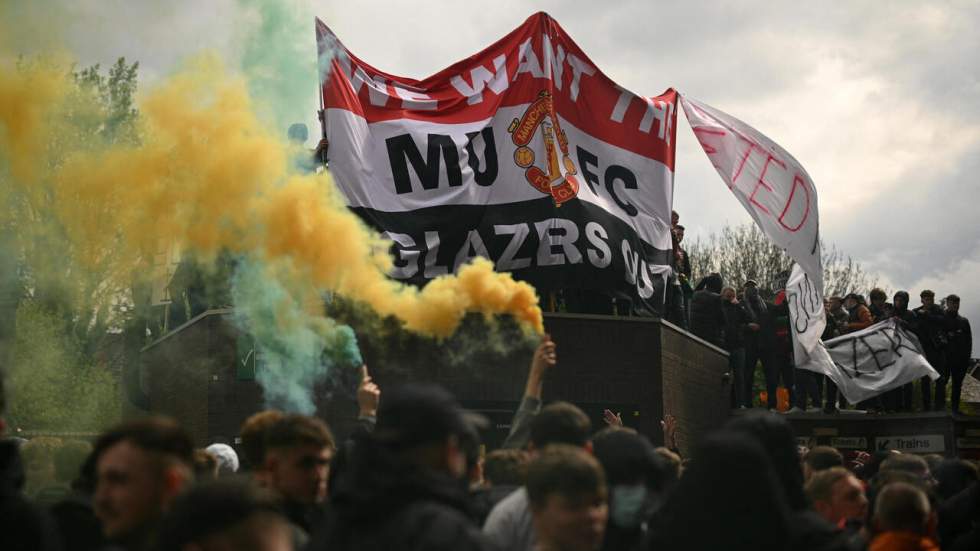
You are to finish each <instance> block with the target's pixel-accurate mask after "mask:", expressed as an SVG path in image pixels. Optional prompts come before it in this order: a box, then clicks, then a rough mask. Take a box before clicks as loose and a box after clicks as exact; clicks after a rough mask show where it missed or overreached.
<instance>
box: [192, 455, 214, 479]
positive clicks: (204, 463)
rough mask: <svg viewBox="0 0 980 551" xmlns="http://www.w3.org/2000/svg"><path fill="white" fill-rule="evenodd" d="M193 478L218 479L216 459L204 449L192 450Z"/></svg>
mask: <svg viewBox="0 0 980 551" xmlns="http://www.w3.org/2000/svg"><path fill="white" fill-rule="evenodd" d="M194 478H195V479H196V480H207V479H213V478H218V458H217V457H215V456H214V455H213V454H211V452H209V451H207V450H206V449H204V448H198V449H196V450H194Z"/></svg>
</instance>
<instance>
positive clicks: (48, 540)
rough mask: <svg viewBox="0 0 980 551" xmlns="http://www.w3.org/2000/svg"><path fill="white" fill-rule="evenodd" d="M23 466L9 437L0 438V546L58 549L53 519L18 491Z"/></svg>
mask: <svg viewBox="0 0 980 551" xmlns="http://www.w3.org/2000/svg"><path fill="white" fill-rule="evenodd" d="M23 487H24V468H23V464H22V463H21V460H20V451H19V450H18V449H17V443H16V442H14V441H13V440H0V543H2V545H0V547H2V548H3V549H4V551H21V550H23V551H58V550H60V549H61V539H60V538H59V536H58V529H57V527H56V526H55V524H54V522H53V521H52V520H51V518H50V517H48V516H47V515H46V514H44V512H43V511H41V510H40V509H38V508H37V507H35V506H34V505H33V504H31V503H30V502H28V501H27V499H25V498H24V496H23V494H21V490H22V489H23Z"/></svg>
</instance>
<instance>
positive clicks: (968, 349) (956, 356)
mask: <svg viewBox="0 0 980 551" xmlns="http://www.w3.org/2000/svg"><path fill="white" fill-rule="evenodd" d="M946 320H947V321H946V323H947V333H946V342H947V345H946V346H947V348H946V357H947V359H948V361H949V362H950V365H969V363H970V356H972V355H973V332H972V331H971V330H970V320H968V319H966V318H964V317H963V316H961V315H959V314H950V313H949V312H947V313H946Z"/></svg>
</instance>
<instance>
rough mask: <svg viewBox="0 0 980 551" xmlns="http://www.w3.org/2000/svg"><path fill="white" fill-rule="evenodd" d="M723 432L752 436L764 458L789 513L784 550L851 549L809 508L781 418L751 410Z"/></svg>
mask: <svg viewBox="0 0 980 551" xmlns="http://www.w3.org/2000/svg"><path fill="white" fill-rule="evenodd" d="M725 429H727V430H729V431H733V432H736V433H741V434H742V435H748V436H750V437H752V438H753V439H754V440H755V441H756V442H758V443H759V444H761V445H762V448H763V449H764V450H765V452H766V455H768V457H769V460H770V462H771V463H772V469H773V470H774V471H775V473H776V478H777V480H778V481H779V484H780V486H781V487H782V491H783V498H784V500H785V503H786V505H787V507H788V508H789V510H790V518H789V523H790V532H791V542H792V543H791V545H790V547H788V549H793V550H794V551H818V550H819V551H850V550H853V549H854V548H855V545H856V542H854V541H852V540H851V539H850V538H849V537H848V536H847V535H846V534H845V533H843V532H840V531H838V530H837V529H836V528H835V527H834V526H832V525H831V524H830V523H828V522H827V521H826V520H824V519H823V518H821V517H820V515H818V514H817V513H816V512H815V511H813V510H812V509H810V504H809V503H808V501H807V499H806V495H805V494H804V492H803V468H802V466H801V464H800V456H799V452H798V451H797V447H796V439H795V438H794V437H793V429H792V427H790V425H789V422H788V421H787V420H786V419H785V418H783V417H781V416H779V415H776V414H773V413H770V412H766V411H751V412H747V413H746V414H745V415H741V416H738V417H735V418H733V419H732V420H730V421H729V422H728V423H726V424H725ZM684 476H687V473H685V475H684ZM736 503H737V502H736Z"/></svg>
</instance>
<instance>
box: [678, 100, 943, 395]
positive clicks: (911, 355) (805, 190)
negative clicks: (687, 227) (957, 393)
mask: <svg viewBox="0 0 980 551" xmlns="http://www.w3.org/2000/svg"><path fill="white" fill-rule="evenodd" d="M681 105H682V106H683V108H684V113H685V115H686V116H687V119H688V122H689V123H690V124H691V128H692V130H693V131H694V134H695V135H696V136H697V138H698V141H699V142H700V144H701V147H702V149H704V152H705V153H706V154H707V155H708V158H709V159H710V160H711V163H712V165H713V166H714V167H715V169H716V170H717V171H718V175H719V176H721V178H722V180H723V181H724V182H725V184H726V185H727V186H728V189H729V190H731V191H732V193H734V194H735V196H736V197H737V198H738V200H739V201H740V202H741V203H742V206H744V207H745V209H746V210H747V211H748V212H749V214H750V215H751V216H752V218H753V219H754V220H755V223H756V224H757V225H758V226H759V228H760V229H762V231H763V232H764V233H765V234H766V236H768V237H769V238H770V239H772V240H773V242H775V243H776V244H778V245H780V246H781V247H783V249H784V250H785V251H786V253H787V254H788V255H789V256H790V257H791V258H792V259H793V260H795V261H796V263H795V264H794V265H793V270H792V272H791V273H790V276H789V278H788V280H787V281H786V300H787V303H788V305H789V318H790V334H791V335H792V339H793V356H794V363H795V365H796V367H797V368H799V369H806V370H808V371H813V372H816V373H820V374H823V375H827V376H828V377H830V379H831V380H833V381H834V383H836V384H837V387H838V388H839V389H840V392H841V394H842V395H843V396H844V397H845V398H846V399H847V400H848V401H849V402H851V403H852V404H853V403H857V402H859V401H861V400H865V399H867V398H870V397H873V396H876V395H878V394H881V393H882V392H885V391H887V390H891V389H893V388H897V387H899V386H902V385H904V384H906V383H908V382H910V381H913V380H915V379H917V378H919V377H923V376H929V377H933V378H937V377H938V376H939V375H938V373H936V371H935V370H934V369H932V367H930V366H929V363H928V362H926V360H925V358H924V357H923V356H922V354H921V348H920V347H919V345H918V341H916V340H915V337H914V336H911V335H910V334H909V333H908V332H907V331H905V330H904V329H902V328H901V327H899V326H898V325H896V322H895V321H894V320H887V321H884V322H882V323H879V324H878V325H875V326H873V327H871V328H868V329H866V330H864V331H861V332H859V333H854V334H850V335H846V336H844V337H840V338H839V339H835V340H831V341H827V342H826V343H824V342H822V341H821V340H820V337H821V336H822V333H823V330H824V328H826V326H827V316H826V313H825V311H824V306H823V266H822V262H821V258H820V221H819V212H818V209H817V190H816V188H815V187H814V185H813V181H812V180H811V179H810V176H809V174H807V172H806V170H805V169H804V168H803V165H801V164H800V163H799V162H798V161H797V160H796V159H795V158H794V157H793V156H792V155H790V154H789V152H787V151H786V150H785V149H783V148H782V147H780V145H779V144H777V143H776V142H774V141H772V140H771V139H769V138H768V137H767V136H766V135H764V134H762V133H761V132H759V131H758V130H756V129H755V128H752V127H751V126H749V125H747V124H745V123H744V122H742V121H740V120H738V119H737V118H735V117H733V116H731V115H729V114H727V113H724V112H723V111H720V110H718V109H715V108H713V107H711V106H709V105H706V104H704V103H701V102H699V101H697V100H694V99H691V98H688V97H683V98H681Z"/></svg>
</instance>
